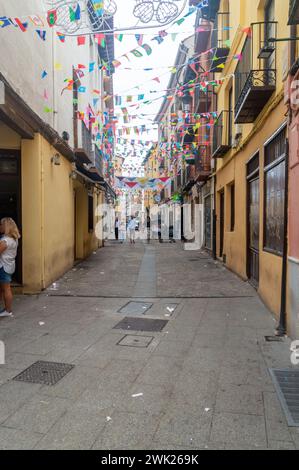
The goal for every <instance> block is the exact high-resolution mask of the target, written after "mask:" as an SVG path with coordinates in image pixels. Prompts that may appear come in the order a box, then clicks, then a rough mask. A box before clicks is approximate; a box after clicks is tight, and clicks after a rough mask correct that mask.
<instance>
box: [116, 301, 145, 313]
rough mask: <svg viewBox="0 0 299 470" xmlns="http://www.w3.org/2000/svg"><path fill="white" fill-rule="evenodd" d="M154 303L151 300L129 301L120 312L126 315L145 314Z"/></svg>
mask: <svg viewBox="0 0 299 470" xmlns="http://www.w3.org/2000/svg"><path fill="white" fill-rule="evenodd" d="M152 305H153V304H151V303H149V302H128V303H127V304H126V305H124V306H123V307H122V308H121V309H120V310H118V313H123V314H124V315H144V314H145V312H147V310H148V309H150V308H151V307H152Z"/></svg>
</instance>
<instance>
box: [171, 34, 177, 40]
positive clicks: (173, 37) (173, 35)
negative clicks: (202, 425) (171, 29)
mask: <svg viewBox="0 0 299 470" xmlns="http://www.w3.org/2000/svg"><path fill="white" fill-rule="evenodd" d="M177 35H178V33H171V39H172V40H173V42H174V41H175V40H176V38H177Z"/></svg>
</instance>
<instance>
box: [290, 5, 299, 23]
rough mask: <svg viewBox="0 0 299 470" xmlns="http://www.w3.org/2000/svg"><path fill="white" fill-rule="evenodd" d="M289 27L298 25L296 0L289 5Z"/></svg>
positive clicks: (298, 14) (298, 7)
mask: <svg viewBox="0 0 299 470" xmlns="http://www.w3.org/2000/svg"><path fill="white" fill-rule="evenodd" d="M288 24H289V25H295V24H299V2H298V0H290V5H289V22H288Z"/></svg>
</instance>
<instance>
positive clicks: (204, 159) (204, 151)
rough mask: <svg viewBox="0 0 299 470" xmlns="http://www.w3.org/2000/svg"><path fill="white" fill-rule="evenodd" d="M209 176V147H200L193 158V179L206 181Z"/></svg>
mask: <svg viewBox="0 0 299 470" xmlns="http://www.w3.org/2000/svg"><path fill="white" fill-rule="evenodd" d="M210 175H211V147H210V145H209V144H208V145H200V146H199V148H198V154H197V155H196V158H195V179H196V181H198V182H199V181H206V180H207V179H208V178H209V176H210Z"/></svg>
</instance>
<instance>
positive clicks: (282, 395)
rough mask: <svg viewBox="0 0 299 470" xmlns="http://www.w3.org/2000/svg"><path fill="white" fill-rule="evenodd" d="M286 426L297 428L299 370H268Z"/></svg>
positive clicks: (298, 424)
mask: <svg viewBox="0 0 299 470" xmlns="http://www.w3.org/2000/svg"><path fill="white" fill-rule="evenodd" d="M269 371H270V374H271V377H272V380H273V383H274V386H275V389H276V392H277V395H278V398H279V400H280V403H281V406H282V408H283V411H284V413H285V415H286V418H287V421H288V425H289V426H296V427H299V370H291V369H269Z"/></svg>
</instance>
